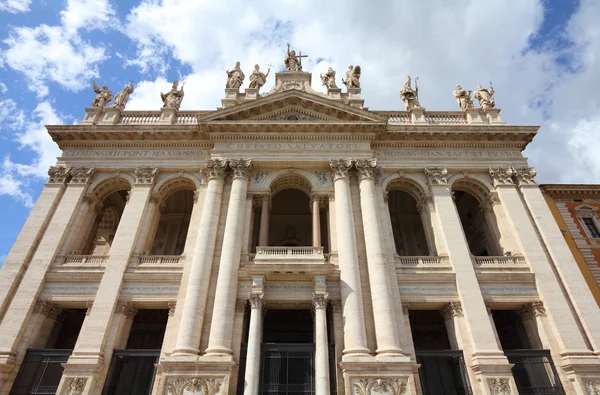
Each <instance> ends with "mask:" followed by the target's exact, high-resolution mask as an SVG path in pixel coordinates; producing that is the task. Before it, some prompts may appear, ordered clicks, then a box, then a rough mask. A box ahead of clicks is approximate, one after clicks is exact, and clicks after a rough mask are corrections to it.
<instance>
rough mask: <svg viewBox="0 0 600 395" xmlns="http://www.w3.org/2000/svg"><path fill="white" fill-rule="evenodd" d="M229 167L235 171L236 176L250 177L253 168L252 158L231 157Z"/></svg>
mask: <svg viewBox="0 0 600 395" xmlns="http://www.w3.org/2000/svg"><path fill="white" fill-rule="evenodd" d="M229 168H230V169H231V170H232V171H233V176H234V177H243V178H245V179H248V177H249V175H250V170H251V169H252V159H243V158H239V159H229Z"/></svg>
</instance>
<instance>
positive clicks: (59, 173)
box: [48, 166, 71, 184]
mask: <svg viewBox="0 0 600 395" xmlns="http://www.w3.org/2000/svg"><path fill="white" fill-rule="evenodd" d="M70 173H71V168H70V167H65V166H50V168H49V169H48V176H49V178H48V184H64V183H65V182H66V181H67V178H69V175H70Z"/></svg>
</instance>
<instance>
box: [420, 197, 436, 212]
mask: <svg viewBox="0 0 600 395" xmlns="http://www.w3.org/2000/svg"><path fill="white" fill-rule="evenodd" d="M429 203H433V196H431V195H423V196H421V197H420V198H419V200H418V201H417V211H418V212H419V214H423V213H427V212H428V211H429Z"/></svg>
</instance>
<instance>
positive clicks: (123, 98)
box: [110, 81, 133, 110]
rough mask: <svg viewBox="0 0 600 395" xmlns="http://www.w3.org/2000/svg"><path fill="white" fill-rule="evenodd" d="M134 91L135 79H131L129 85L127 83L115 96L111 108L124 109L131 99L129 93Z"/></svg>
mask: <svg viewBox="0 0 600 395" xmlns="http://www.w3.org/2000/svg"><path fill="white" fill-rule="evenodd" d="M132 93H133V81H129V85H125V86H124V87H123V89H121V91H120V92H119V93H117V95H116V96H115V102H114V103H113V105H112V106H110V108H118V109H119V110H124V109H125V106H126V105H127V101H128V100H129V95H131V94H132Z"/></svg>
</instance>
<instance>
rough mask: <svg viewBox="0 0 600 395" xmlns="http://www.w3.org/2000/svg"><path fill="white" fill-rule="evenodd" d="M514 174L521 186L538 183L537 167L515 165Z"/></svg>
mask: <svg viewBox="0 0 600 395" xmlns="http://www.w3.org/2000/svg"><path fill="white" fill-rule="evenodd" d="M513 174H514V177H515V179H516V181H517V185H518V186H519V187H522V186H525V185H536V182H535V179H534V177H535V176H536V174H537V171H536V170H535V167H527V166H525V167H513Z"/></svg>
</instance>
